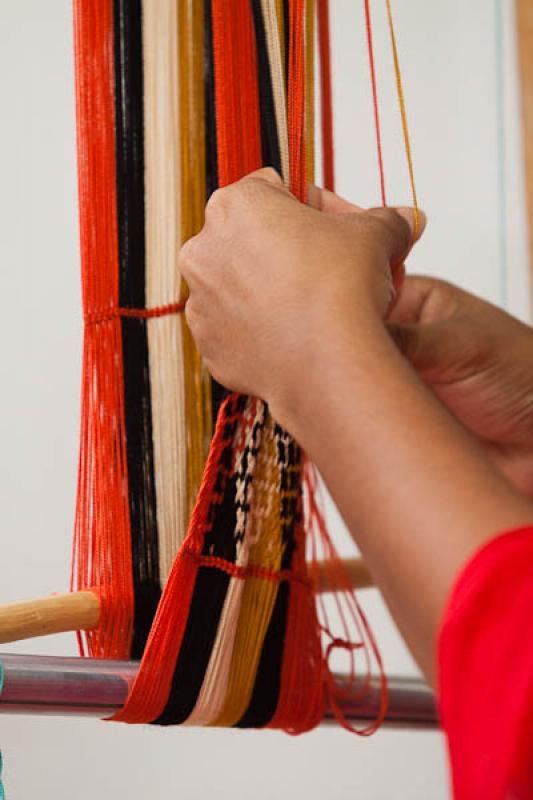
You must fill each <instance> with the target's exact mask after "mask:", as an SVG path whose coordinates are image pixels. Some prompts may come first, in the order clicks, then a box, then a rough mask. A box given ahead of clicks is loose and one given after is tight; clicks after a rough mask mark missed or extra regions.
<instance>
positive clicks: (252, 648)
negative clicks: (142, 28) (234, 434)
mask: <svg viewBox="0 0 533 800" xmlns="http://www.w3.org/2000/svg"><path fill="white" fill-rule="evenodd" d="M273 471H275V472H276V474H275V476H273V475H272V473H273ZM278 482H279V477H278V467H277V464H276V443H275V440H274V422H273V420H272V418H271V417H270V415H268V417H267V420H266V422H265V427H264V429H263V433H262V445H261V450H260V453H259V457H258V460H257V464H256V473H255V477H254V508H256V509H257V510H258V511H260V515H258V516H257V517H256V518H254V519H253V520H250V521H249V524H251V525H252V526H253V527H254V530H255V531H256V540H255V542H254V543H253V544H252V545H251V547H250V554H249V561H248V563H249V564H251V565H258V566H263V567H266V568H267V569H271V570H279V569H280V566H281V557H282V541H281V529H280V498H279V497H278V495H277V491H275V490H274V489H273V487H274V486H277V485H278ZM278 587H279V584H278V583H277V582H275V581H271V580H265V579H264V578H247V579H246V582H245V586H244V591H243V595H242V601H241V609H240V614H239V623H238V628H237V635H236V638H235V644H234V648H233V656H232V660H231V667H230V676H229V681H228V688H227V693H226V698H225V701H224V706H223V709H222V711H221V713H220V714H219V716H218V717H217V719H216V720H214V721H213V723H212V724H213V725H217V726H221V727H228V726H232V725H235V724H236V723H237V722H238V721H239V719H240V718H241V717H242V715H243V714H244V713H245V711H246V709H247V708H248V705H249V703H250V699H251V696H252V691H253V687H254V682H255V676H256V673H257V667H258V665H259V659H260V657H261V650H262V647H263V641H264V638H265V635H266V632H267V629H268V625H269V623H270V618H271V616H272V611H273V609H274V603H275V602H276V596H277V592H278ZM250 631H253V632H254V635H253V636H250Z"/></svg>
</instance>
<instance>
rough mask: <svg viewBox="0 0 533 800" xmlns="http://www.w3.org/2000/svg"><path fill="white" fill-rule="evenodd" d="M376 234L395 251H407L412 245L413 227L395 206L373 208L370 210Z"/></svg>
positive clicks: (369, 213) (369, 214)
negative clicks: (411, 227)
mask: <svg viewBox="0 0 533 800" xmlns="http://www.w3.org/2000/svg"><path fill="white" fill-rule="evenodd" d="M368 216H369V218H370V219H371V221H372V226H373V228H374V230H375V233H376V235H379V236H380V237H381V238H383V239H385V240H386V242H387V244H388V246H389V247H390V248H392V249H394V250H395V251H400V252H401V251H403V252H406V251H407V250H408V249H409V247H410V245H411V229H410V227H409V225H408V223H407V221H406V220H405V219H404V218H403V217H402V216H401V215H400V214H398V212H397V211H395V210H394V209H393V208H373V209H371V210H370V211H369V212H368Z"/></svg>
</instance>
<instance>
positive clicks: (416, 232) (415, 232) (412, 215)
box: [396, 206, 427, 244]
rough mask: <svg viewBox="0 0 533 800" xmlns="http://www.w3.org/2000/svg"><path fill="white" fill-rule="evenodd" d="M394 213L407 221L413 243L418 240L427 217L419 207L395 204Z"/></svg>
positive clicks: (423, 229) (424, 227)
mask: <svg viewBox="0 0 533 800" xmlns="http://www.w3.org/2000/svg"><path fill="white" fill-rule="evenodd" d="M396 213H397V214H399V215H400V216H401V217H403V218H404V220H405V221H406V222H407V224H408V225H409V227H410V228H411V235H412V237H413V244H414V243H415V242H418V240H419V239H420V237H421V236H422V234H423V233H424V231H425V229H426V225H427V217H426V215H425V214H424V212H423V211H422V210H421V209H420V208H410V207H408V206H397V208H396Z"/></svg>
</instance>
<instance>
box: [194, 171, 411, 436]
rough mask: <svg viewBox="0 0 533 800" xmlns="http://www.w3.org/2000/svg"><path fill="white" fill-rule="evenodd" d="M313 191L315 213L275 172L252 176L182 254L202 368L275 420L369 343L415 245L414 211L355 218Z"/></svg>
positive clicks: (224, 195)
mask: <svg viewBox="0 0 533 800" xmlns="http://www.w3.org/2000/svg"><path fill="white" fill-rule="evenodd" d="M312 195H313V202H314V205H315V208H312V207H309V206H305V205H303V204H301V203H299V202H298V201H297V200H296V199H295V198H294V197H293V196H292V195H291V194H290V193H289V192H288V191H287V189H286V188H285V187H284V186H283V184H282V181H281V179H280V178H279V176H278V175H277V174H276V173H275V172H274V171H273V170H272V169H262V170H258V171H257V172H255V173H253V174H252V175H249V176H247V177H245V178H243V179H242V180H240V181H238V182H237V183H235V184H233V185H231V186H229V187H227V188H225V189H221V190H219V191H217V192H215V194H214V195H213V196H212V198H211V200H210V201H209V203H208V204H207V208H206V218H205V225H204V228H203V229H202V231H201V232H200V233H199V234H198V235H197V236H195V237H193V238H192V239H190V240H189V241H188V242H187V243H186V244H185V245H184V246H183V248H182V249H181V251H180V255H179V268H180V270H181V272H182V274H183V276H184V277H185V280H186V281H187V283H188V285H189V290H190V295H189V300H188V302H187V306H186V312H185V313H186V316H187V320H188V323H189V326H190V328H191V331H192V333H193V335H194V338H195V339H196V342H197V345H198V347H199V349H200V352H201V353H202V356H203V358H204V361H205V363H206V365H207V367H208V369H209V370H210V372H211V373H212V375H213V376H214V377H215V378H216V380H217V381H219V382H220V383H221V384H223V385H224V386H226V387H227V388H229V389H233V390H236V391H239V392H243V393H246V394H254V395H257V396H259V397H261V398H263V399H264V400H266V401H267V402H269V404H270V406H271V410H272V413H273V415H274V416H275V417H276V418H277V419H278V421H280V422H282V423H286V415H287V409H288V406H290V405H293V399H294V396H295V395H296V394H298V393H300V392H302V391H304V392H305V385H306V375H308V374H309V371H310V370H313V371H319V372H320V371H323V370H324V367H325V365H327V363H328V361H330V360H331V359H335V358H337V357H339V354H340V353H343V354H345V353H347V352H349V354H350V359H352V358H353V354H354V353H355V354H357V352H358V349H359V350H361V349H364V348H365V347H366V348H367V349H370V348H371V343H370V331H371V330H372V327H373V326H376V325H377V324H379V327H380V329H381V330H383V323H382V320H383V317H384V316H385V314H386V312H387V309H388V308H389V306H390V303H391V298H392V297H393V296H394V294H395V285H396V287H397V285H398V283H399V282H400V280H401V277H402V275H403V261H404V259H405V256H406V255H407V253H408V251H409V249H410V247H411V243H412V238H413V229H414V217H413V212H412V211H411V210H410V209H399V210H398V212H397V211H394V210H392V209H374V210H370V211H362V210H360V209H357V208H356V207H352V206H350V204H348V203H346V202H345V201H342V200H340V199H339V198H336V196H335V195H331V193H321V192H320V190H317V189H315V190H314V191H313V193H312ZM339 212H340V213H339Z"/></svg>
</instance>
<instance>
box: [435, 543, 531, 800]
mask: <svg viewBox="0 0 533 800" xmlns="http://www.w3.org/2000/svg"><path fill="white" fill-rule="evenodd" d="M438 665H439V706H440V714H441V720H442V725H443V727H444V730H445V732H446V734H447V738H448V750H449V757H450V762H451V768H452V780H453V787H454V797H455V798H456V800H533V528H524V529H520V530H516V531H512V532H509V533H506V534H503V535H501V536H498V537H497V538H495V539H493V540H492V541H490V542H489V543H488V544H486V545H484V546H483V548H482V549H481V550H479V551H478V552H477V553H476V554H475V555H474V557H473V558H472V559H471V560H470V561H469V563H468V564H467V565H466V567H465V568H464V569H463V571H462V573H461V574H460V576H459V578H458V580H457V582H456V584H455V587H454V589H453V591H452V593H451V597H450V600H449V602H448V606H447V609H446V612H445V614H444V618H443V623H442V627H441V631H440V635H439V643H438Z"/></svg>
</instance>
